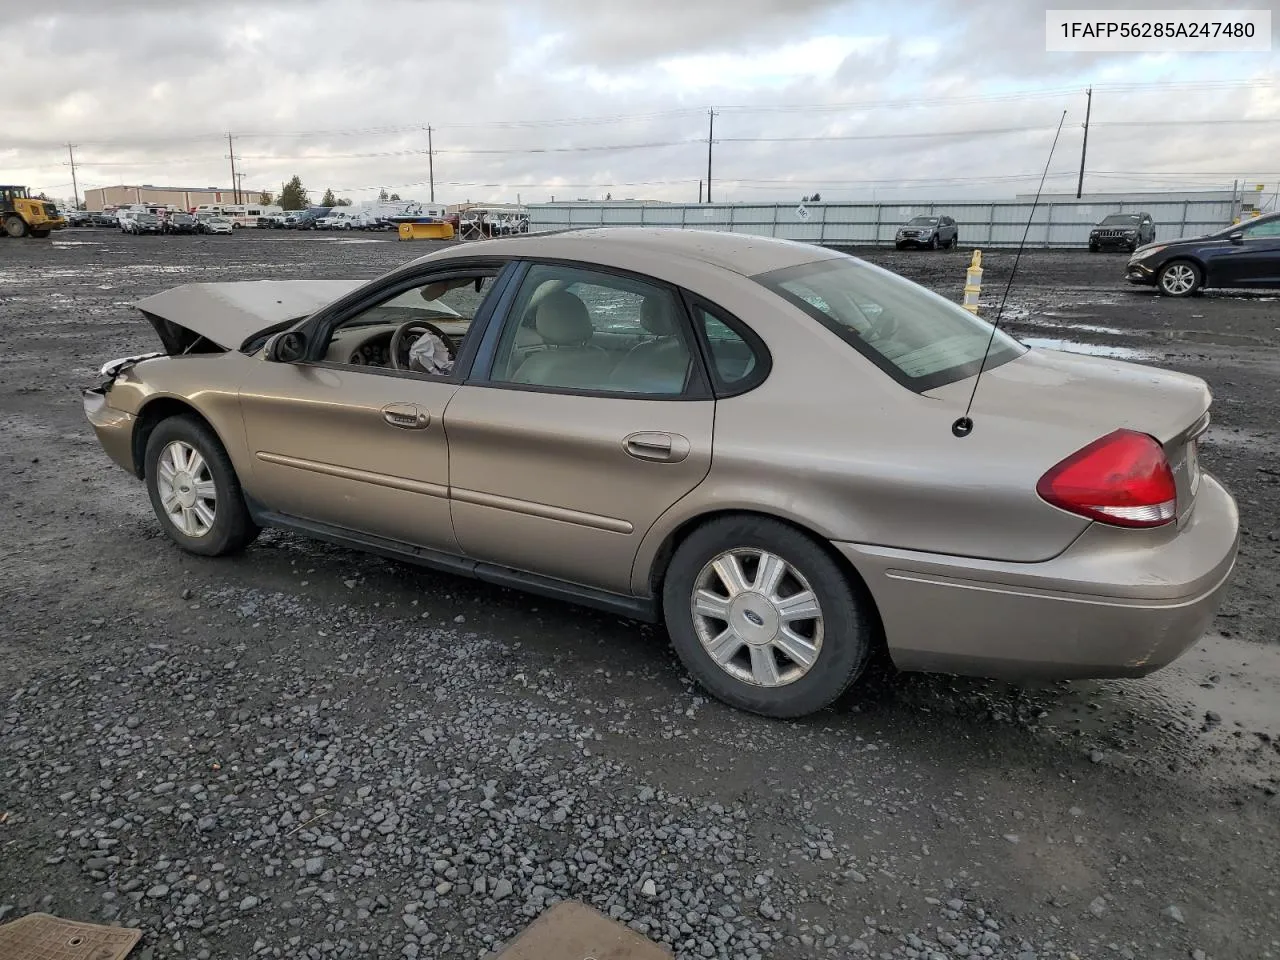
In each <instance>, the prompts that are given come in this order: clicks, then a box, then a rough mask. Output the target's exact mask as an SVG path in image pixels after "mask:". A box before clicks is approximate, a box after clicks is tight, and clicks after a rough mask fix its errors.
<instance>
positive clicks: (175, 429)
mask: <svg viewBox="0 0 1280 960" xmlns="http://www.w3.org/2000/svg"><path fill="white" fill-rule="evenodd" d="M175 441H180V442H182V443H185V444H188V445H189V446H191V447H193V448H194V449H195V450H196V451H197V452H198V453H199V454H200V456H201V457H203V458H204V461H205V464H206V465H207V467H208V473H209V477H210V479H212V481H213V484H214V491H215V496H216V500H215V505H214V511H213V523H212V524H211V525H210V526H209V529H208V531H207V532H206V533H204V534H203V535H201V536H189V535H187V534H186V533H184V532H183V531H182V530H180V529H179V528H178V527H177V525H176V524H175V523H174V522H173V520H172V519H171V518H170V517H169V514H168V512H167V511H166V510H165V508H164V505H163V503H162V502H161V495H160V489H159V485H158V479H159V467H158V463H159V460H160V455H161V453H162V452H163V451H164V449H165V448H166V447H167V446H168V445H169V444H170V443H173V442H175ZM143 463H144V475H145V477H146V484H147V493H148V494H149V495H150V497H151V507H152V509H154V510H155V513H156V517H157V519H159V521H160V526H161V527H162V528H163V529H164V532H165V534H166V535H167V536H168V537H169V539H170V540H172V541H173V542H174V543H176V544H177V545H178V546H179V547H181V548H182V549H183V550H186V551H187V552H188V553H195V554H199V555H200V556H203V557H221V556H225V555H227V554H231V553H238V552H239V551H241V550H243V549H244V548H245V547H247V546H248V545H249V544H250V543H252V542H253V541H254V540H255V539H257V536H258V534H259V532H260V528H259V527H258V525H257V524H255V523H254V522H253V518H252V517H250V516H249V510H248V508H247V507H246V506H245V503H244V494H243V492H242V491H241V489H240V480H239V478H238V477H237V476H236V471H235V468H233V467H232V466H231V458H230V457H228V456H227V451H226V450H225V449H224V448H223V446H222V443H221V441H219V440H218V437H217V435H216V434H215V433H214V432H213V430H211V429H210V428H209V426H208V425H207V424H205V423H204V422H203V421H201V420H199V419H197V418H196V417H194V416H188V415H181V416H175V417H170V418H168V419H167V420H162V421H161V422H160V423H159V424H157V426H156V427H155V429H154V430H152V431H151V436H150V437H148V438H147V449H146V453H145V455H144V459H143Z"/></svg>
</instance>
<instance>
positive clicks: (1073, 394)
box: [926, 348, 1213, 524]
mask: <svg viewBox="0 0 1280 960" xmlns="http://www.w3.org/2000/svg"><path fill="white" fill-rule="evenodd" d="M972 390H973V378H972V377H969V378H966V379H965V380H961V381H958V382H956V383H950V384H947V385H945V386H943V387H939V388H937V389H935V390H931V391H929V392H928V393H927V394H926V396H929V397H931V398H933V399H937V400H942V401H945V402H946V403H948V404H954V405H955V407H956V415H957V416H959V414H960V412H962V411H963V410H964V407H965V404H966V403H967V402H968V399H969V394H970V392H971V391H972ZM1212 401H1213V396H1212V394H1211V392H1210V390H1209V386H1208V384H1207V383H1205V381H1203V380H1201V379H1200V378H1199V377H1194V376H1190V375H1189V374H1182V373H1177V372H1174V371H1172V370H1162V369H1159V368H1157V367H1149V366H1146V365H1144V364H1140V363H1130V362H1127V361H1124V360H1112V359H1108V358H1104V357H1091V356H1083V355H1077V354H1071V353H1065V352H1062V351H1058V350H1045V349H1039V348H1031V349H1029V350H1028V351H1027V352H1026V353H1025V354H1023V355H1022V356H1020V357H1017V358H1016V359H1014V360H1010V361H1009V362H1008V363H1004V364H1001V365H1000V366H998V367H995V368H994V369H990V370H987V371H985V372H984V373H983V374H982V380H981V383H980V384H979V385H978V391H977V395H976V397H975V398H974V403H973V412H972V417H973V421H974V425H975V426H974V432H975V433H977V432H978V431H980V430H984V428H985V429H986V430H990V431H993V432H994V431H996V430H998V429H1000V428H1001V426H1000V425H1001V423H1002V422H1003V423H1004V424H1005V425H1006V426H1007V428H1008V434H1009V435H1010V436H1011V437H1021V438H1022V440H1021V442H1025V443H1027V444H1028V445H1029V447H1031V449H1030V450H1029V451H1028V452H1029V453H1036V454H1039V455H1041V456H1042V457H1043V463H1044V465H1045V468H1046V469H1047V468H1048V467H1049V466H1053V465H1054V464H1056V463H1057V462H1058V461H1059V460H1061V459H1063V458H1065V457H1067V456H1069V455H1070V454H1072V453H1074V452H1075V451H1077V450H1079V449H1080V448H1081V447H1084V446H1085V445H1086V444H1088V443H1091V442H1092V441H1094V440H1096V439H1098V438H1099V437H1102V436H1105V435H1107V434H1109V433H1111V432H1112V431H1114V430H1117V429H1120V428H1128V429H1130V430H1138V431H1141V432H1143V433H1147V434H1150V435H1151V436H1153V437H1155V438H1156V440H1158V441H1159V442H1160V444H1161V446H1163V447H1164V451H1165V456H1166V457H1168V460H1169V466H1170V468H1171V469H1172V470H1173V475H1174V480H1175V482H1176V484H1177V488H1178V523H1179V524H1182V523H1183V522H1184V521H1185V520H1186V518H1187V516H1188V515H1189V513H1190V510H1191V508H1192V505H1193V504H1194V502H1195V495H1196V492H1197V491H1198V489H1199V484H1200V470H1199V454H1198V449H1197V448H1198V438H1199V437H1200V436H1201V435H1202V434H1203V433H1204V431H1205V430H1206V429H1207V428H1208V426H1209V407H1210V405H1211V403H1212Z"/></svg>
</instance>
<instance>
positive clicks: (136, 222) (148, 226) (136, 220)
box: [120, 213, 164, 236]
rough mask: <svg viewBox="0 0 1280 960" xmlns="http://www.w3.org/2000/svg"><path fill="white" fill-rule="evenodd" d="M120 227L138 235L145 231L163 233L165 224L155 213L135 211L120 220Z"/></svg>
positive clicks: (126, 231)
mask: <svg viewBox="0 0 1280 960" xmlns="http://www.w3.org/2000/svg"><path fill="white" fill-rule="evenodd" d="M120 229H121V230H123V231H124V232H125V233H131V234H134V235H135V236H136V235H139V234H144V233H157V234H158V233H162V232H163V231H164V225H163V224H162V223H161V221H160V218H159V217H157V216H156V215H155V214H154V213H133V214H130V216H128V217H126V218H125V219H123V220H121V221H120Z"/></svg>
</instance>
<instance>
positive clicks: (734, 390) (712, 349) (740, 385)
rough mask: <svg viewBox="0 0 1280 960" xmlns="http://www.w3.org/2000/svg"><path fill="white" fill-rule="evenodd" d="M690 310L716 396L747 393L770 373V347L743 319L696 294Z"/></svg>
mask: <svg viewBox="0 0 1280 960" xmlns="http://www.w3.org/2000/svg"><path fill="white" fill-rule="evenodd" d="M690 310H691V312H692V314H693V322H694V324H695V326H696V327H697V329H698V334H699V336H700V337H701V338H702V341H703V344H704V349H705V352H706V357H707V360H708V366H709V367H710V370H711V376H712V379H713V380H714V381H715V387H716V395H717V396H720V397H730V396H735V395H737V394H739V393H745V392H746V391H748V390H750V389H752V388H753V387H755V386H757V385H759V384H760V383H761V382H762V381H763V380H764V378H765V377H767V376H768V375H769V369H770V366H771V360H770V357H769V351H768V349H767V348H766V347H765V345H764V343H763V342H762V341H761V340H760V338H759V337H758V336H756V335H755V333H753V332H751V331H750V330H748V329H747V327H746V326H744V325H743V324H742V323H741V321H739V320H736V319H733V318H731V317H730V316H729V315H727V314H724V313H721V312H720V310H719V308H718V307H712V306H709V305H707V304H706V303H704V302H700V301H699V300H697V299H695V298H691V302H690Z"/></svg>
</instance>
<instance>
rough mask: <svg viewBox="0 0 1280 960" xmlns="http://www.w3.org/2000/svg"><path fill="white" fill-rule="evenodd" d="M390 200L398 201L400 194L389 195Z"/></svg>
mask: <svg viewBox="0 0 1280 960" xmlns="http://www.w3.org/2000/svg"><path fill="white" fill-rule="evenodd" d="M391 199H392V200H399V199H400V194H398V193H393V194H392V195H391Z"/></svg>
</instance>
